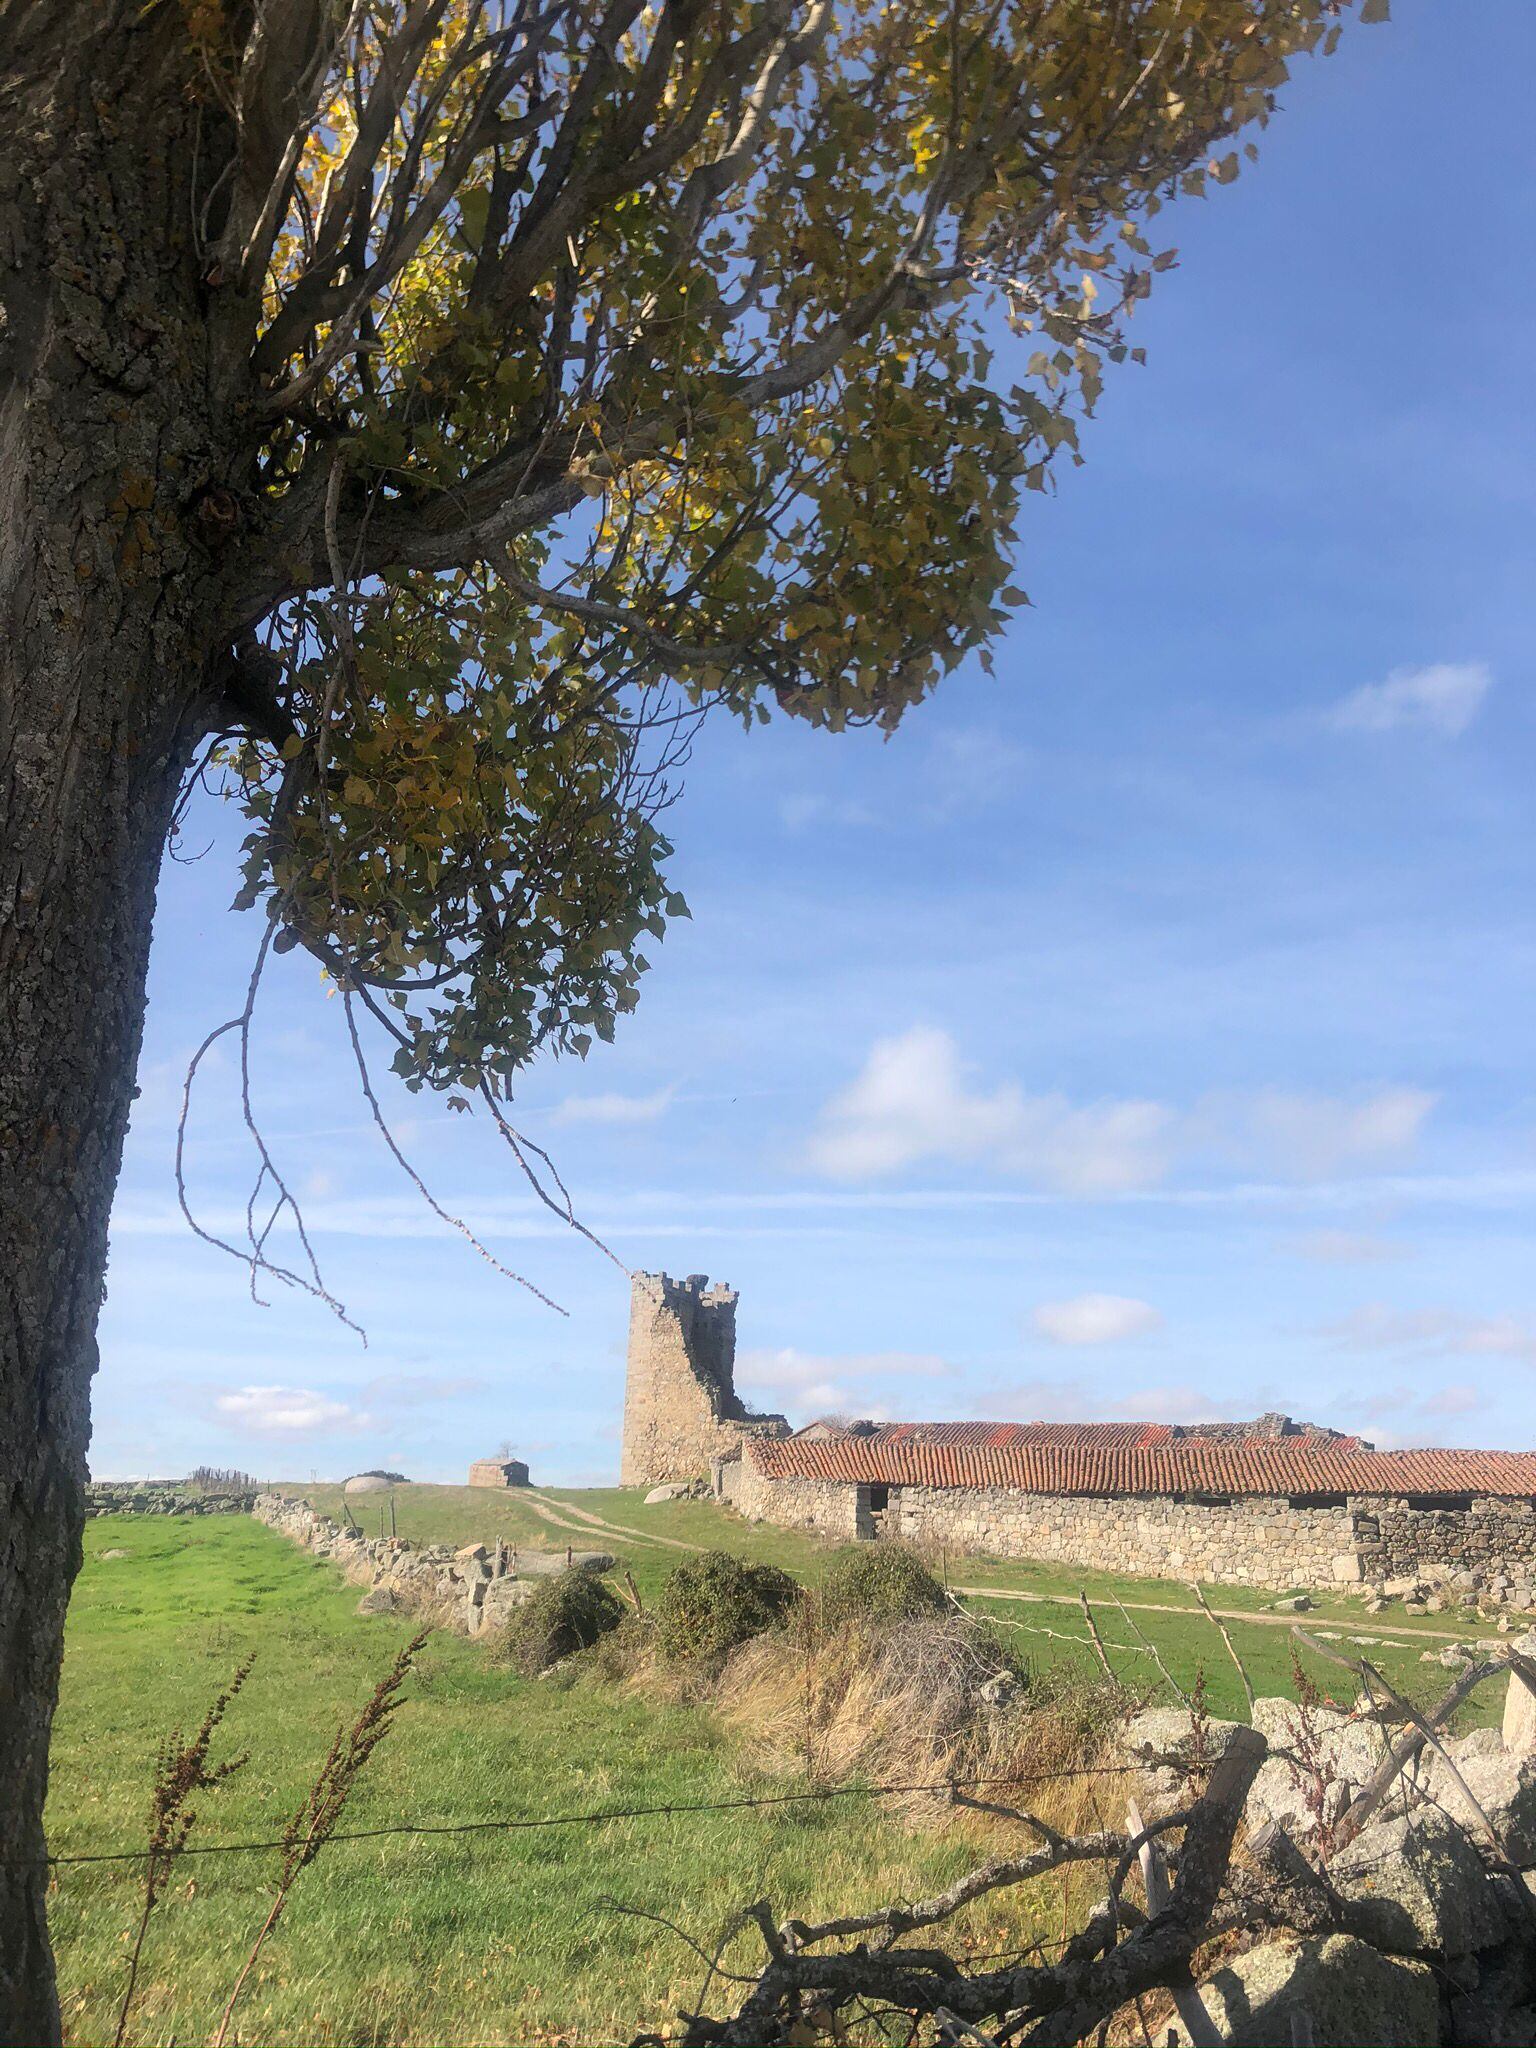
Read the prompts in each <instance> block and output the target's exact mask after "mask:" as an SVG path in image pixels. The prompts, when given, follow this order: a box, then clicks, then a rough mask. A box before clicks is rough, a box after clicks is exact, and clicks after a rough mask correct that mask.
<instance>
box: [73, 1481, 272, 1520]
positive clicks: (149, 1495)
mask: <svg viewBox="0 0 1536 2048" xmlns="http://www.w3.org/2000/svg"><path fill="white" fill-rule="evenodd" d="M255 1499H256V1495H255V1494H254V1493H201V1492H198V1491H195V1490H188V1489H186V1488H183V1487H180V1486H176V1485H173V1484H171V1483H169V1482H167V1483H165V1484H151V1485H148V1486H135V1485H134V1484H133V1483H132V1481H131V1480H126V1479H125V1480H123V1481H121V1482H118V1481H115V1480H111V1479H96V1480H92V1481H91V1483H90V1484H89V1485H88V1486H87V1487H86V1489H85V1512H86V1516H87V1518H90V1517H91V1516H93V1515H248V1514H249V1513H250V1512H251V1507H252V1504H253V1503H254V1501H255Z"/></svg>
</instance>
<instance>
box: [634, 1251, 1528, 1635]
mask: <svg viewBox="0 0 1536 2048" xmlns="http://www.w3.org/2000/svg"><path fill="white" fill-rule="evenodd" d="M736 1299H737V1297H736V1294H735V1291H734V1289H732V1288H730V1287H725V1286H720V1285H716V1286H711V1285H710V1284H709V1281H708V1280H707V1279H706V1278H705V1277H704V1276H703V1275H702V1274H693V1275H691V1276H690V1277H689V1278H688V1279H686V1280H672V1279H669V1278H668V1277H667V1275H666V1274H664V1273H637V1274H636V1275H635V1276H634V1281H633V1291H632V1296H631V1304H630V1323H629V1368H628V1378H627V1382H626V1386H625V1398H624V1443H623V1458H622V1468H621V1469H622V1477H623V1482H624V1484H625V1485H626V1486H653V1485H656V1484H658V1483H661V1482H669V1481H678V1480H693V1479H702V1478H706V1477H712V1478H713V1481H714V1485H715V1490H716V1492H717V1493H718V1494H719V1495H720V1496H721V1497H722V1498H723V1499H725V1500H727V1501H729V1502H730V1503H732V1504H733V1505H734V1506H735V1507H737V1508H738V1509H739V1510H740V1511H741V1513H743V1514H744V1515H747V1516H750V1517H752V1518H753V1519H756V1520H761V1521H766V1522H776V1523H779V1524H781V1525H782V1526H784V1527H786V1528H798V1529H808V1530H813V1531H815V1532H816V1533H818V1534H820V1535H823V1536H827V1537H829V1538H832V1539H833V1540H835V1541H837V1542H851V1541H859V1540H863V1539H866V1538H873V1537H878V1536H897V1537H901V1538H905V1539H906V1540H908V1541H911V1542H916V1543H921V1544H931V1545H936V1546H943V1547H944V1548H947V1549H949V1550H956V1551H976V1552H982V1553H985V1554H987V1555H990V1556H994V1557H1033V1558H1042V1559H1046V1560H1052V1561H1056V1562H1059V1563H1062V1564H1069V1565H1079V1566H1086V1567H1090V1568H1091V1567H1095V1566H1097V1567H1102V1568H1105V1569H1108V1570H1112V1571H1127V1572H1142V1573H1149V1574H1152V1575H1155V1576H1162V1577H1175V1578H1201V1579H1210V1580H1213V1581H1215V1582H1217V1583H1225V1584H1232V1585H1254V1586H1327V1585H1350V1584H1373V1585H1374V1584H1381V1583H1383V1582H1386V1581H1388V1580H1419V1579H1426V1578H1427V1579H1435V1578H1445V1577H1449V1576H1456V1575H1459V1576H1460V1581H1461V1584H1462V1586H1463V1587H1464V1588H1465V1589H1466V1590H1475V1591H1477V1592H1478V1593H1479V1594H1480V1595H1482V1596H1484V1597H1486V1598H1489V1599H1494V1600H1503V1601H1507V1602H1509V1603H1510V1604H1512V1605H1519V1606H1530V1605H1532V1604H1536V1453H1532V1452H1528V1451H1452V1450H1417V1451H1378V1450H1375V1449H1374V1448H1373V1447H1372V1446H1371V1445H1370V1444H1368V1443H1366V1442H1364V1441H1363V1440H1362V1439H1361V1438H1360V1437H1355V1436H1343V1435H1340V1434H1339V1433H1338V1432H1337V1431H1335V1430H1329V1429H1320V1428H1317V1427H1315V1426H1313V1425H1310V1424H1305V1423H1295V1422H1292V1421H1291V1420H1290V1418H1289V1417H1287V1416H1284V1415H1263V1416H1260V1417H1259V1418H1258V1419H1257V1420H1256V1421H1254V1422H1248V1423H1202V1424H1187V1425H1180V1424H1177V1423H1143V1422H1088V1423H1068V1422H1030V1423H992V1422H935V1423H915V1422H905V1423H888V1424H881V1425H876V1424H874V1423H868V1422H859V1423H843V1422H835V1421H825V1422H817V1423H812V1424H810V1425H809V1427H807V1428H805V1429H802V1430H799V1431H798V1432H796V1433H795V1434H793V1435H792V1434H791V1433H790V1430H789V1426H788V1424H787V1423H786V1422H785V1420H784V1418H783V1416H782V1415H756V1414H754V1413H753V1412H752V1411H751V1410H750V1409H749V1408H747V1407H746V1406H745V1405H744V1404H743V1402H742V1401H741V1399H740V1397H739V1396H738V1394H737V1392H736V1387H735V1377H734V1375H735V1361H736Z"/></svg>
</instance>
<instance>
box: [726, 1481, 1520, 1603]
mask: <svg viewBox="0 0 1536 2048" xmlns="http://www.w3.org/2000/svg"><path fill="white" fill-rule="evenodd" d="M859 1493H860V1489H859V1488H858V1487H855V1486H852V1485H849V1484H844V1483H842V1482H838V1481H831V1480H821V1479H767V1478H765V1477H764V1476H763V1475H762V1473H760V1472H759V1471H758V1469H757V1467H756V1466H755V1465H754V1464H753V1462H752V1460H751V1458H750V1457H749V1458H745V1459H743V1461H742V1469H741V1473H740V1476H739V1479H738V1480H737V1483H736V1491H735V1504H736V1506H737V1507H739V1509H740V1510H741V1512H742V1513H743V1514H744V1515H747V1516H748V1517H750V1518H751V1519H753V1520H761V1521H767V1522H775V1523H778V1524H780V1525H781V1526H785V1527H791V1528H800V1529H811V1530H814V1531H816V1532H817V1533H818V1534H820V1535H825V1536H828V1537H831V1538H834V1539H835V1540H837V1541H839V1542H849V1541H852V1540H854V1539H855V1538H857V1537H860V1536H868V1535H869V1534H870V1533H871V1523H870V1519H869V1516H868V1514H867V1512H866V1513H865V1514H864V1515H862V1516H861V1514H860V1510H859ZM880 1527H881V1532H882V1534H885V1535H888V1536H899V1537H901V1538H903V1539H904V1540H906V1541H908V1542H913V1543H921V1544H934V1545H939V1546H942V1547H944V1548H947V1549H951V1550H959V1551H970V1552H983V1553H986V1554H988V1555H990V1556H993V1557H1031V1558H1044V1559H1050V1560H1055V1561H1057V1562H1060V1563H1063V1564H1071V1565H1080V1566H1084V1567H1089V1568H1094V1569H1102V1570H1107V1571H1123V1572H1137V1573H1143V1574H1146V1575H1148V1576H1151V1577H1154V1578H1180V1579H1192V1578H1199V1579H1206V1580H1210V1581H1211V1582H1213V1583H1215V1584H1225V1585H1251V1586H1267V1587H1285V1586H1328V1585H1350V1584H1356V1585H1358V1584H1375V1585H1379V1584H1381V1583H1382V1582H1384V1581H1397V1582H1399V1583H1400V1584H1401V1582H1428V1583H1432V1584H1433V1583H1448V1584H1453V1585H1455V1586H1456V1587H1458V1588H1459V1589H1460V1590H1462V1591H1464V1592H1467V1593H1475V1594H1477V1595H1478V1596H1479V1597H1481V1598H1484V1599H1487V1600H1490V1601H1502V1602H1505V1603H1507V1604H1509V1605H1512V1606H1516V1607H1529V1606H1531V1605H1532V1604H1533V1601H1536V1509H1533V1507H1532V1505H1531V1503H1530V1502H1528V1501H1501V1500H1476V1501H1474V1502H1473V1503H1472V1505H1471V1507H1470V1508H1462V1509H1456V1508H1435V1509H1425V1508H1412V1507H1409V1506H1408V1505H1407V1504H1406V1503H1404V1502H1401V1501H1392V1500H1374V1499H1365V1498H1361V1499H1352V1500H1350V1501H1349V1502H1348V1503H1347V1504H1346V1505H1344V1506H1341V1507H1321V1506H1318V1507H1292V1506H1290V1505H1289V1504H1288V1503H1287V1502H1286V1501H1285V1500H1282V1499H1267V1498H1259V1499H1249V1500H1236V1501H1233V1502H1231V1503H1230V1504H1226V1505H1223V1504H1219V1503H1206V1504H1203V1503H1200V1502H1197V1501H1175V1500H1164V1499H1158V1498H1153V1497H1145V1496H1138V1497H1127V1498H1118V1499H1096V1498H1090V1497H1085V1496H1080V1495H1072V1494H1038V1493H1023V1492H1017V1491H1014V1490H1012V1489H1009V1488H1003V1487H998V1488H989V1487H976V1488H970V1487H921V1486H905V1487H897V1486H893V1487H891V1488H890V1492H889V1504H888V1507H887V1511H886V1513H885V1514H884V1515H883V1516H882V1517H881V1523H880Z"/></svg>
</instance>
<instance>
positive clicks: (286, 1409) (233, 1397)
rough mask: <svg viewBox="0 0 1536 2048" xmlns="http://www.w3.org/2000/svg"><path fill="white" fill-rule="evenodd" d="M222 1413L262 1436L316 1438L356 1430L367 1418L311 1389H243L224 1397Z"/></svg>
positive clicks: (220, 1398) (216, 1404)
mask: <svg viewBox="0 0 1536 2048" xmlns="http://www.w3.org/2000/svg"><path fill="white" fill-rule="evenodd" d="M213 1405H214V1407H215V1408H216V1409H217V1411H218V1413H219V1414H220V1415H222V1416H224V1417H225V1418H226V1419H227V1420H229V1421H230V1422H234V1423H237V1424H238V1425H239V1426H240V1427H241V1428H243V1429H248V1430H251V1431H253V1432H254V1433H255V1434H256V1435H259V1436H313V1435H315V1434H316V1433H318V1432H319V1431H321V1430H327V1429H340V1428H343V1427H348V1428H355V1427H356V1426H357V1425H358V1424H359V1423H361V1422H362V1421H363V1419H364V1418H363V1417H362V1416H360V1415H357V1414H355V1413H354V1411H353V1410H352V1409H350V1408H349V1407H348V1406H347V1405H346V1403H345V1402H343V1401H332V1400H329V1399H328V1398H327V1397H326V1396H325V1395H324V1394H317V1393H315V1392H313V1391H312V1390H311V1389H310V1388H308V1387H240V1388H237V1389H236V1391H235V1392H233V1393H230V1394H220V1395H219V1396H218V1398H217V1399H216V1400H215V1402H214V1404H213Z"/></svg>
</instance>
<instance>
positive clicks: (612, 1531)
mask: <svg viewBox="0 0 1536 2048" xmlns="http://www.w3.org/2000/svg"><path fill="white" fill-rule="evenodd" d="M529 1498H530V1499H531V1500H532V1502H533V1506H534V1512H535V1513H536V1514H538V1515H540V1516H542V1517H543V1519H544V1520H545V1521H546V1522H552V1523H554V1524H555V1526H556V1527H557V1528H561V1529H573V1530H576V1531H578V1532H581V1533H590V1532H592V1531H598V1532H600V1533H601V1534H603V1535H605V1536H628V1537H629V1538H630V1539H631V1540H632V1541H634V1542H637V1543H655V1544H660V1545H662V1546H664V1547H665V1548H666V1549H668V1550H690V1551H702V1550H704V1549H706V1548H707V1547H708V1546H707V1545H706V1544H703V1543H685V1542H684V1541H683V1540H682V1538H681V1537H680V1536H656V1535H652V1534H651V1533H650V1532H649V1531H648V1530H644V1529H636V1528H633V1527H632V1526H631V1525H630V1524H629V1523H627V1522H609V1521H606V1520H605V1519H604V1518H603V1517H602V1516H601V1515H594V1514H592V1513H591V1512H590V1510H588V1509H587V1508H578V1507H573V1506H572V1504H571V1503H570V1502H569V1501H564V1500H563V1501H552V1500H550V1499H549V1497H548V1496H547V1495H546V1494H542V1493H539V1492H538V1491H537V1490H536V1489H530V1491H529ZM955 1591H956V1592H957V1593H963V1594H965V1596H966V1597H967V1598H968V1599H971V1600H1017V1601H1020V1602H1022V1603H1024V1604H1025V1605H1031V1606H1044V1607H1076V1606H1077V1604H1078V1603H1077V1595H1076V1594H1075V1593H1028V1592H1024V1591H1021V1590H1019V1589H1017V1588H1014V1587H1009V1586H956V1587H955ZM1124 1604H1125V1606H1126V1609H1127V1610H1128V1611H1129V1612H1130V1613H1132V1614H1184V1615H1196V1614H1198V1613H1199V1611H1200V1610H1199V1609H1198V1608H1197V1607H1181V1606H1179V1605H1178V1604H1177V1603H1176V1602H1174V1601H1170V1600H1127V1601H1126V1602H1125V1603H1124ZM1212 1612H1213V1613H1215V1614H1218V1615H1219V1616H1220V1617H1221V1619H1222V1620H1223V1621H1241V1622H1251V1623H1253V1624H1254V1625H1255V1626H1256V1627H1259V1628H1290V1627H1292V1626H1293V1625H1294V1621H1295V1617H1294V1616H1293V1615H1289V1614H1255V1613H1254V1612H1253V1611H1252V1610H1251V1609H1250V1608H1246V1607H1217V1608H1213V1609H1212ZM1350 1619H1351V1620H1353V1619H1354V1617H1353V1616H1351V1617H1350ZM1370 1627H1371V1631H1372V1635H1373V1637H1374V1638H1375V1639H1376V1640H1378V1641H1380V1642H1385V1643H1392V1644H1396V1645H1411V1644H1413V1643H1415V1642H1441V1643H1455V1642H1460V1641H1461V1640H1462V1633H1463V1632H1462V1631H1460V1630H1457V1629H1444V1628H1414V1629H1405V1628H1393V1626H1392V1624H1391V1623H1390V1622H1387V1623H1385V1624H1383V1623H1381V1622H1378V1621H1376V1620H1374V1618H1373V1619H1372V1621H1371V1624H1370ZM1084 1640H1086V1638H1085V1639H1084Z"/></svg>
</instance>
